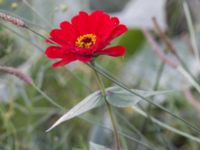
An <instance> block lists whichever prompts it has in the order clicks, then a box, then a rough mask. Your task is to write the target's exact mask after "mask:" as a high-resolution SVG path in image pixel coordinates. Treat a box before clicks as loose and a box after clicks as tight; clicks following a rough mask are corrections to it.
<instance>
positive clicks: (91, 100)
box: [46, 91, 104, 132]
mask: <svg viewBox="0 0 200 150" xmlns="http://www.w3.org/2000/svg"><path fill="white" fill-rule="evenodd" d="M103 102H104V101H103V100H102V96H101V93H100V91H96V92H94V93H92V94H91V95H89V96H87V97H86V98H85V99H83V100H82V101H81V102H80V103H78V104H77V105H75V106H74V107H73V108H72V109H70V110H69V111H68V112H66V113H65V114H64V115H63V116H62V117H60V118H59V119H58V120H57V121H56V122H55V123H54V124H53V125H52V126H51V127H50V128H49V129H48V130H47V131H46V132H49V131H50V130H52V129H53V128H55V127H56V126H58V125H59V124H61V123H63V122H64V121H67V120H69V119H72V118H74V117H77V116H79V115H81V114H83V113H85V112H87V111H89V110H91V109H93V108H96V107H99V106H101V105H102V104H103Z"/></svg>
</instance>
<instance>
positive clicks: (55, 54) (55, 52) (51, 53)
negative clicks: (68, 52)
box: [45, 46, 64, 58]
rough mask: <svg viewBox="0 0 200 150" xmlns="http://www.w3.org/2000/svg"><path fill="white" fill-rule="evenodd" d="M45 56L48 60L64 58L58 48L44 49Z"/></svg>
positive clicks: (62, 52)
mask: <svg viewBox="0 0 200 150" xmlns="http://www.w3.org/2000/svg"><path fill="white" fill-rule="evenodd" d="M45 54H46V55H47V57H49V58H62V57H63V56H64V50H63V49H62V48H60V47H56V46H49V47H48V48H47V49H46V51H45Z"/></svg>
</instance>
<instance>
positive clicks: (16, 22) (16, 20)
mask: <svg viewBox="0 0 200 150" xmlns="http://www.w3.org/2000/svg"><path fill="white" fill-rule="evenodd" d="M0 18H1V19H3V20H4V21H7V22H10V23H12V24H14V25H16V26H18V27H26V25H25V22H24V21H23V20H21V19H19V18H16V17H13V16H11V15H8V14H6V13H4V12H0Z"/></svg>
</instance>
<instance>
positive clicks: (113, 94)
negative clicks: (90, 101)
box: [106, 87, 173, 107]
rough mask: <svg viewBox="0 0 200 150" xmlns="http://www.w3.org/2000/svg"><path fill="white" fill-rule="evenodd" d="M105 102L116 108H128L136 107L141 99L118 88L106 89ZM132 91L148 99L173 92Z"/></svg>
mask: <svg viewBox="0 0 200 150" xmlns="http://www.w3.org/2000/svg"><path fill="white" fill-rule="evenodd" d="M106 91H107V101H108V102H109V103H110V104H112V105H113V106H116V107H130V106H133V105H136V104H137V103H138V102H140V101H141V98H138V96H135V95H134V94H132V93H130V92H128V91H126V90H124V89H122V88H120V87H110V88H107V90H106ZM132 91H134V92H136V93H138V94H140V95H143V96H144V97H150V96H155V95H161V94H167V93H170V92H173V90H166V91H144V90H133V89H132Z"/></svg>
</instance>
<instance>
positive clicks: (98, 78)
mask: <svg viewBox="0 0 200 150" xmlns="http://www.w3.org/2000/svg"><path fill="white" fill-rule="evenodd" d="M91 65H92V66H94V61H93V62H92V63H91ZM93 70H94V73H95V75H96V78H97V82H98V85H99V87H100V89H101V93H102V95H103V98H104V100H105V103H106V107H107V110H108V113H109V116H110V119H111V122H112V126H113V135H114V138H115V145H116V149H117V150H121V147H120V140H119V135H118V132H117V125H116V118H115V115H114V113H113V110H112V106H111V105H110V104H109V103H108V102H107V100H106V90H105V87H104V83H103V81H102V79H101V77H100V76H99V74H98V72H97V71H96V70H95V69H93Z"/></svg>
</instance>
